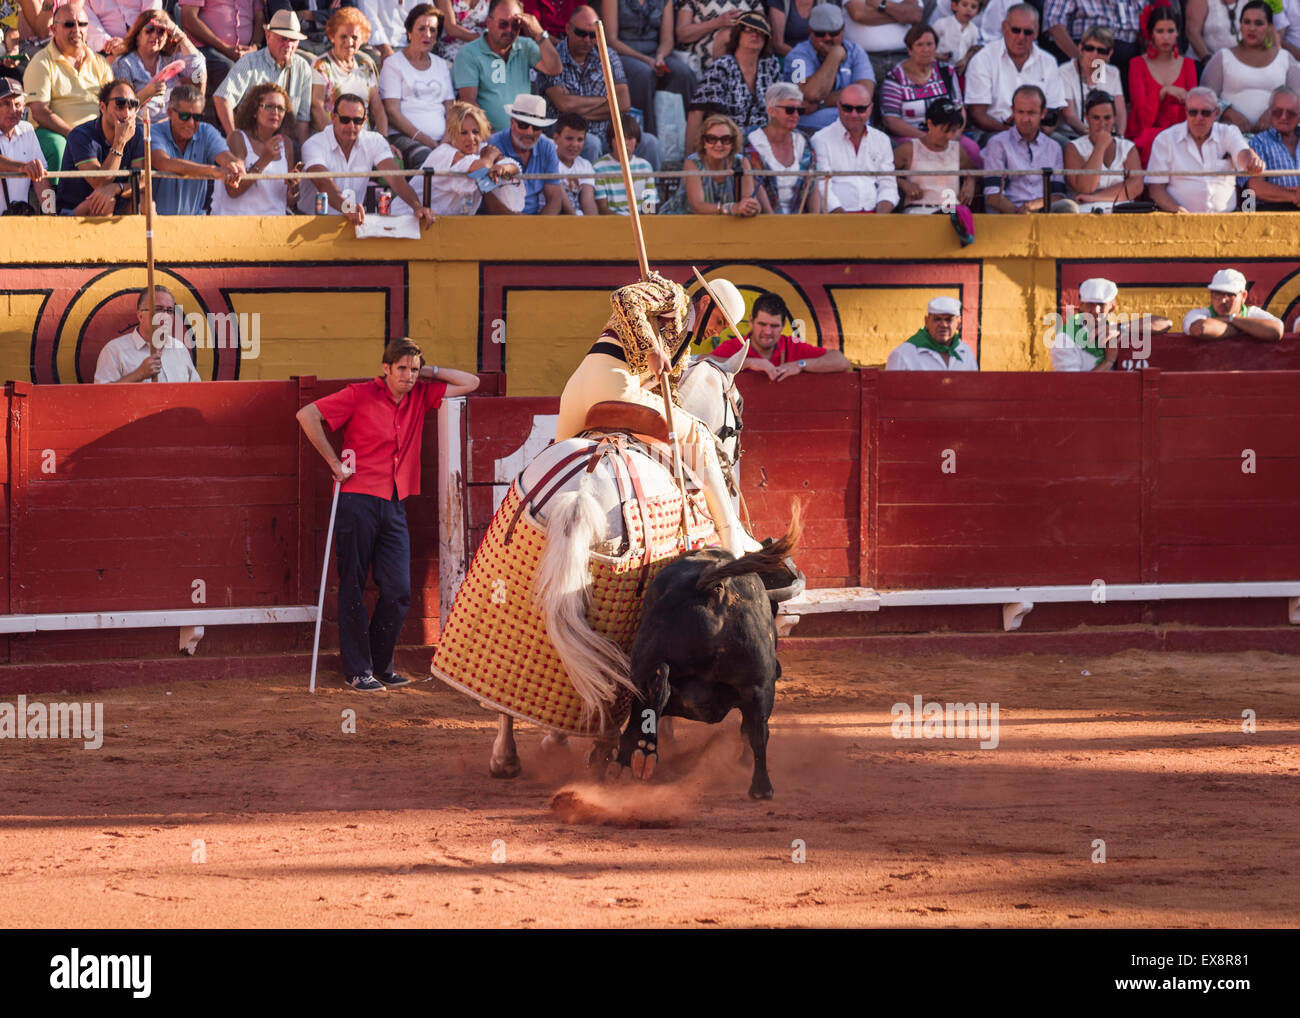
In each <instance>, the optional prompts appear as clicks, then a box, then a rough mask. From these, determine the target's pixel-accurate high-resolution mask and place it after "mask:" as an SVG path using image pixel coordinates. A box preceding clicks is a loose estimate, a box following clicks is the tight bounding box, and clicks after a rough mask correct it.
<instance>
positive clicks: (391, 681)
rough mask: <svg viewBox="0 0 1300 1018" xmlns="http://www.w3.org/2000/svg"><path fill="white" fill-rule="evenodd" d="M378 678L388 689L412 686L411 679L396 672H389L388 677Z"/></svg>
mask: <svg viewBox="0 0 1300 1018" xmlns="http://www.w3.org/2000/svg"><path fill="white" fill-rule="evenodd" d="M376 678H378V679H379V681H380V682H382V683H383V684H384V686H385V687H386V688H388V689H392V688H393V687H394V686H409V685H410V684H411V680H410V679H408V678H407V677H406V676H405V675H398V674H397V673H396V672H389V673H388V674H387V675H379V676H376Z"/></svg>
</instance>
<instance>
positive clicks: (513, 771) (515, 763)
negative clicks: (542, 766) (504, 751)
mask: <svg viewBox="0 0 1300 1018" xmlns="http://www.w3.org/2000/svg"><path fill="white" fill-rule="evenodd" d="M488 770H489V771H491V773H492V776H493V777H494V778H517V777H519V772H520V771H522V770H523V768H522V767H520V766H519V758H518V757H516V758H515V759H513V760H493V761H492V762H491V763H490V764H489V765H488Z"/></svg>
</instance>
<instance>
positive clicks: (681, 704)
mask: <svg viewBox="0 0 1300 1018" xmlns="http://www.w3.org/2000/svg"><path fill="white" fill-rule="evenodd" d="M799 517H800V513H799V508H798V506H796V507H795V511H794V517H793V519H792V521H791V524H790V530H789V531H788V532H787V533H786V535H785V536H784V537H782V538H781V539H780V540H779V541H777V542H775V543H774V544H771V545H768V546H767V547H766V548H764V549H763V550H761V551H756V552H751V553H750V554H748V555H745V556H743V557H742V558H739V559H737V558H734V557H733V556H732V555H731V554H730V553H729V552H726V551H723V550H721V549H719V548H708V549H706V550H704V551H697V552H691V553H688V554H686V555H683V556H682V557H681V558H678V559H676V560H674V561H673V562H671V563H669V564H668V565H667V566H665V567H664V568H663V569H662V570H661V571H660V572H659V575H658V576H656V577H655V579H654V582H653V583H651V585H650V589H649V590H648V591H647V593H646V596H645V602H644V604H643V605H642V609H641V625H640V628H639V629H638V630H637V634H636V641H635V642H634V643H633V645H632V667H631V679H632V684H633V685H634V686H635V687H636V689H637V692H638V693H639V694H640V696H641V699H640V702H639V703H636V704H634V705H633V708H632V714H631V716H630V717H629V718H628V722H627V727H626V728H625V729H624V731H623V737H622V740H621V742H620V744H619V749H618V756H617V763H618V764H619V765H621V767H631V768H632V773H633V774H634V775H635V776H636V777H638V778H648V777H649V776H650V774H651V773H652V772H653V770H654V766H655V761H656V760H657V757H658V752H657V750H658V747H657V742H658V730H659V719H660V718H663V717H677V718H686V719H688V720H690V721H703V722H706V723H708V724H717V723H718V722H719V721H721V720H722V719H723V718H724V717H726V716H727V714H728V713H730V712H731V710H732V709H733V708H739V709H740V717H741V734H742V735H743V736H744V738H745V739H746V740H747V741H748V743H749V746H750V748H751V749H752V750H753V754H754V776H753V780H752V782H751V784H750V786H749V794H750V797H751V798H754V799H770V798H772V794H773V790H772V782H771V781H770V780H769V779H768V776H767V719H768V717H769V716H770V715H771V713H772V703H773V701H774V700H775V698H776V680H777V679H779V678H780V677H781V663H780V662H779V661H778V660H777V656H776V624H775V621H774V619H775V615H776V611H777V605H776V603H775V602H774V601H772V600H771V599H770V598H769V596H768V593H767V590H766V588H765V586H764V583H763V580H762V579H761V578H760V577H761V576H762V575H763V574H768V575H772V574H775V573H782V572H784V573H788V570H787V569H786V566H785V565H784V559H785V558H786V557H787V556H788V555H789V554H790V553H791V552H792V551H793V550H794V547H795V545H796V544H797V543H798V541H799V532H800V519H799Z"/></svg>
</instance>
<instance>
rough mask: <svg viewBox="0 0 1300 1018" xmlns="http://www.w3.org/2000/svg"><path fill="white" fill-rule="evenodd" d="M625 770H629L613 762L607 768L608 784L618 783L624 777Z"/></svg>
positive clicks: (606, 778) (615, 761) (606, 777)
mask: <svg viewBox="0 0 1300 1018" xmlns="http://www.w3.org/2000/svg"><path fill="white" fill-rule="evenodd" d="M625 770H627V768H626V767H624V766H623V765H622V764H621V763H619V762H618V761H617V760H611V761H610V762H609V765H608V766H607V767H606V768H605V780H606V781H608V782H615V781H618V779H619V778H621V777H622V776H623V772H624V771H625Z"/></svg>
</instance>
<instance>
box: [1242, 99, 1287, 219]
mask: <svg viewBox="0 0 1300 1018" xmlns="http://www.w3.org/2000/svg"><path fill="white" fill-rule="evenodd" d="M1268 112H1269V120H1270V124H1271V126H1270V127H1269V129H1268V130H1267V131H1261V132H1260V133H1259V134H1257V135H1255V137H1254V138H1252V139H1251V141H1250V147H1251V148H1253V149H1254V150H1255V152H1256V153H1257V154H1258V155H1259V157H1260V158H1261V159H1262V160H1264V167H1265V168H1266V169H1269V170H1291V171H1293V172H1292V173H1289V174H1287V175H1286V176H1282V177H1267V178H1265V177H1252V178H1251V179H1250V184H1249V185H1248V186H1249V187H1250V189H1251V190H1252V191H1254V192H1255V199H1256V205H1255V209H1256V211H1260V212H1280V211H1288V212H1289V211H1293V210H1295V209H1296V208H1297V207H1298V206H1300V158H1297V156H1298V155H1300V153H1297V151H1296V142H1297V133H1296V124H1297V118H1300V95H1298V94H1297V93H1296V92H1294V91H1293V90H1291V89H1290V88H1287V87H1286V86H1285V85H1283V86H1282V87H1281V88H1275V89H1273V94H1272V95H1271V96H1270V97H1269V105H1268Z"/></svg>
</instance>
